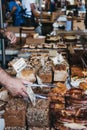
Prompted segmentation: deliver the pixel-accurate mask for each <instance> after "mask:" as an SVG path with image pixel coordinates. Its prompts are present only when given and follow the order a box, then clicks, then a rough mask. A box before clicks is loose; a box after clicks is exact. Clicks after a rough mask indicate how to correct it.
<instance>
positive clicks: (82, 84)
mask: <svg viewBox="0 0 87 130" xmlns="http://www.w3.org/2000/svg"><path fill="white" fill-rule="evenodd" d="M79 87H80V88H81V89H83V90H87V83H86V82H81V83H80V84H79Z"/></svg>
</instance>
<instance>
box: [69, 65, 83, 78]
mask: <svg viewBox="0 0 87 130" xmlns="http://www.w3.org/2000/svg"><path fill="white" fill-rule="evenodd" d="M71 76H72V77H75V76H78V78H81V77H84V73H83V69H82V68H81V67H78V66H72V67H71Z"/></svg>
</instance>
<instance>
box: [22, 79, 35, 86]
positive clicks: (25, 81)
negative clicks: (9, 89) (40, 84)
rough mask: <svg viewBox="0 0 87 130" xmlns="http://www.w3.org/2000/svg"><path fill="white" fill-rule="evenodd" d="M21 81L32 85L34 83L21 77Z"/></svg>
mask: <svg viewBox="0 0 87 130" xmlns="http://www.w3.org/2000/svg"><path fill="white" fill-rule="evenodd" d="M21 81H22V83H23V84H28V85H30V86H31V85H32V84H33V83H32V82H29V81H27V80H24V79H21Z"/></svg>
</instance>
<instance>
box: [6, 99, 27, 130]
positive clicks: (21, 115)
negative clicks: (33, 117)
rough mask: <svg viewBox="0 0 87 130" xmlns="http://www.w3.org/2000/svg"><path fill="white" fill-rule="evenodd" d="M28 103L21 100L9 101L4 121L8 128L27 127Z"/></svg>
mask: <svg viewBox="0 0 87 130" xmlns="http://www.w3.org/2000/svg"><path fill="white" fill-rule="evenodd" d="M25 116H26V102H24V101H23V99H20V98H13V99H11V100H9V102H8V103H7V105H6V108H5V113H4V119H5V126H6V127H25V126H26V118H25Z"/></svg>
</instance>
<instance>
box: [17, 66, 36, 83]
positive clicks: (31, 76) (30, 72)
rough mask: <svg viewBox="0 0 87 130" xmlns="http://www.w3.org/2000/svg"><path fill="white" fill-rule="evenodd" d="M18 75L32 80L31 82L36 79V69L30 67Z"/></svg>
mask: <svg viewBox="0 0 87 130" xmlns="http://www.w3.org/2000/svg"><path fill="white" fill-rule="evenodd" d="M16 76H17V77H19V78H22V79H26V80H28V81H31V82H35V81H36V78H35V74H34V71H33V70H30V69H28V68H25V69H23V70H22V71H21V72H19V73H18V74H17V75H16Z"/></svg>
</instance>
